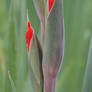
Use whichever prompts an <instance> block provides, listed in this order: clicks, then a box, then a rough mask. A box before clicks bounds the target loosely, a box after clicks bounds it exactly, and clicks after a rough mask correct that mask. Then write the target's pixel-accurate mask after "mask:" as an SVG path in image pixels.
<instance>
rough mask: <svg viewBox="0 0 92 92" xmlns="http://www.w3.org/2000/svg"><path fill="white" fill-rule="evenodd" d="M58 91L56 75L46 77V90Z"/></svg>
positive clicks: (48, 91)
mask: <svg viewBox="0 0 92 92" xmlns="http://www.w3.org/2000/svg"><path fill="white" fill-rule="evenodd" d="M55 91H56V77H54V78H44V92H55Z"/></svg>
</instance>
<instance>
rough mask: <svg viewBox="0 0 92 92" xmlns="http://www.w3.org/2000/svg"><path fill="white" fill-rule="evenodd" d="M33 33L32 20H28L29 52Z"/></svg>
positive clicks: (27, 39)
mask: <svg viewBox="0 0 92 92" xmlns="http://www.w3.org/2000/svg"><path fill="white" fill-rule="evenodd" d="M33 33H34V30H33V29H32V27H31V23H30V21H28V24H27V32H26V42H27V50H28V53H29V48H30V44H31V40H32V37H33Z"/></svg>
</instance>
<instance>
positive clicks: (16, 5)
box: [0, 0, 92, 92]
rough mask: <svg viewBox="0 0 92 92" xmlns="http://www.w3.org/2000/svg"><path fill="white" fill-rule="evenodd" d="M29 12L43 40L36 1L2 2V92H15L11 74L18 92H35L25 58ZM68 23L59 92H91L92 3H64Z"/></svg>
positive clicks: (77, 0) (91, 0) (74, 0)
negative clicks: (27, 14) (13, 91)
mask: <svg viewBox="0 0 92 92" xmlns="http://www.w3.org/2000/svg"><path fill="white" fill-rule="evenodd" d="M11 1H12V2H13V3H11ZM11 6H12V7H11ZM10 7H11V8H10ZM26 8H28V10H29V19H30V21H31V24H32V27H33V28H34V30H35V32H36V33H37V36H38V38H39V39H40V21H39V19H38V16H37V13H36V10H35V8H34V5H33V0H0V92H12V86H11V81H10V80H9V77H8V71H10V74H11V77H12V81H13V82H14V85H15V87H16V90H17V92H32V89H31V87H32V86H31V83H30V77H29V74H28V68H27V67H28V66H27V63H26V61H27V55H26V54H25V53H26V40H25V33H26V30H27V29H26V26H27V23H26ZM58 18H59V17H58ZM64 20H65V21H64V23H65V54H64V60H63V63H62V67H61V69H60V73H59V75H58V79H57V80H58V82H57V88H56V90H57V91H56V92H91V91H88V90H90V86H91V84H89V81H88V80H87V78H90V76H91V75H89V74H88V73H89V71H90V70H89V68H90V66H88V63H89V62H90V61H92V59H91V60H88V61H87V58H88V51H89V43H90V37H91V36H92V0H64ZM86 63H87V67H86ZM90 69H91V68H90ZM86 74H88V75H89V76H88V77H87V76H86ZM84 80H85V82H84ZM91 80H92V79H91ZM86 85H89V86H86ZM82 88H83V89H84V90H85V91H83V90H82ZM86 89H87V90H86Z"/></svg>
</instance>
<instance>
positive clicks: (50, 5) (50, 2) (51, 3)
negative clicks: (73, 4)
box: [48, 0, 55, 12]
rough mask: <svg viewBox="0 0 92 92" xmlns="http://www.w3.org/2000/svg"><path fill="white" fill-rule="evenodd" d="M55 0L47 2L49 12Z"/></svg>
mask: <svg viewBox="0 0 92 92" xmlns="http://www.w3.org/2000/svg"><path fill="white" fill-rule="evenodd" d="M54 2H55V0H49V2H48V4H49V12H50V10H51V8H52V6H53V4H54Z"/></svg>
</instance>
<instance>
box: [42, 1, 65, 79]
mask: <svg viewBox="0 0 92 92" xmlns="http://www.w3.org/2000/svg"><path fill="white" fill-rule="evenodd" d="M63 20H64V19H63V6H62V0H55V3H54V5H53V7H52V10H51V11H50V13H49V16H48V18H47V21H46V29H45V31H46V32H45V44H44V49H43V50H44V51H43V74H44V77H45V78H48V79H50V78H52V77H53V78H54V77H56V76H57V73H58V71H59V68H60V64H61V62H62V58H63V55H64V21H63Z"/></svg>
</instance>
